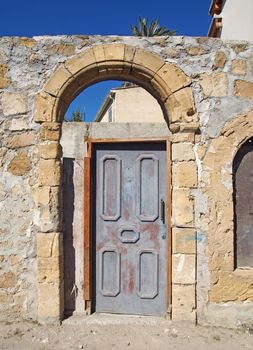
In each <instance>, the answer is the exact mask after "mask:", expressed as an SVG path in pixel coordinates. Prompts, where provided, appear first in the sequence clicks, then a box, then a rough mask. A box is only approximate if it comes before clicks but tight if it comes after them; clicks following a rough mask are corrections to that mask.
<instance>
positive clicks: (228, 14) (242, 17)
mask: <svg viewBox="0 0 253 350" xmlns="http://www.w3.org/2000/svg"><path fill="white" fill-rule="evenodd" d="M209 13H210V15H211V16H213V20H212V23H211V26H210V29H209V33H208V36H210V37H217V38H222V39H229V40H248V41H253V20H252V15H253V1H252V0H241V1H238V0H212V3H211V7H210V11H209Z"/></svg>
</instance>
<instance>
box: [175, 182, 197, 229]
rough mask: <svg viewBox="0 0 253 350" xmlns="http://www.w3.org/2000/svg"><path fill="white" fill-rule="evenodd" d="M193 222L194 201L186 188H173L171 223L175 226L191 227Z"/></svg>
mask: <svg viewBox="0 0 253 350" xmlns="http://www.w3.org/2000/svg"><path fill="white" fill-rule="evenodd" d="M193 221H194V199H193V198H192V196H191V195H190V190H189V189H187V188H173V191H172V222H173V224H174V225H175V226H188V227H189V226H192V225H193Z"/></svg>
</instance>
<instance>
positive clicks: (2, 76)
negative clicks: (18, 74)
mask: <svg viewBox="0 0 253 350" xmlns="http://www.w3.org/2000/svg"><path fill="white" fill-rule="evenodd" d="M7 73H8V66H7V64H2V63H0V89H5V88H7V87H8V86H9V85H10V83H11V81H10V79H8V78H7Z"/></svg>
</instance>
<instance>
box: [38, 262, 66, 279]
mask: <svg viewBox="0 0 253 350" xmlns="http://www.w3.org/2000/svg"><path fill="white" fill-rule="evenodd" d="M61 260H62V259H61V257H60V256H58V257H50V258H40V257H39V258H38V259H37V264H38V265H37V266H38V276H37V277H38V282H39V283H41V282H47V283H60V280H61V277H62V266H61Z"/></svg>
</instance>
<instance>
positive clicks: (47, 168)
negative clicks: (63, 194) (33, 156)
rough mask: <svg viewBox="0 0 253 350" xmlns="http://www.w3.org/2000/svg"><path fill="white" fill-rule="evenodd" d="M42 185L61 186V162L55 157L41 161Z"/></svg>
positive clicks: (40, 179)
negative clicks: (54, 158)
mask: <svg viewBox="0 0 253 350" xmlns="http://www.w3.org/2000/svg"><path fill="white" fill-rule="evenodd" d="M38 169H39V184H40V186H59V185H60V183H61V162H60V161H59V160H53V159H41V160H40V161H39V166H38Z"/></svg>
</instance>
